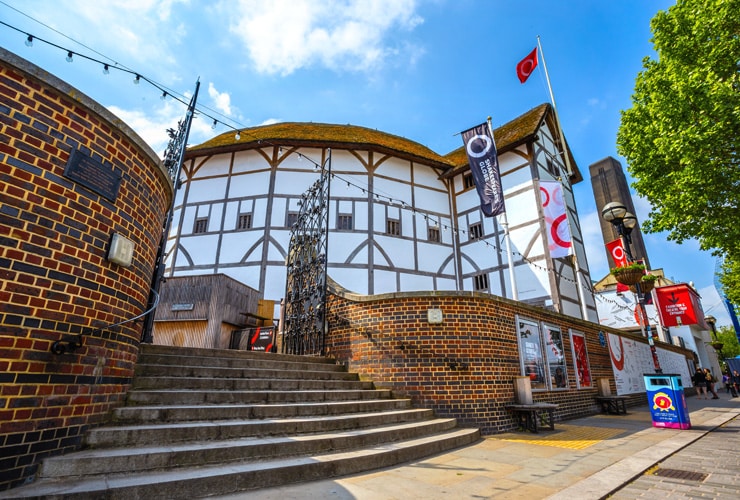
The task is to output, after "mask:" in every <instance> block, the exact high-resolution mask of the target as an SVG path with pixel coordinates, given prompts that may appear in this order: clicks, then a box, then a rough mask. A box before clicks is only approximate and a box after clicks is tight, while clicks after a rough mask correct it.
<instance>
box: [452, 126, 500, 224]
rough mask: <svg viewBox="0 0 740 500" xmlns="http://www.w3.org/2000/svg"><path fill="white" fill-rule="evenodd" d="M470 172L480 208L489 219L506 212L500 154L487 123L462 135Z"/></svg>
mask: <svg viewBox="0 0 740 500" xmlns="http://www.w3.org/2000/svg"><path fill="white" fill-rule="evenodd" d="M462 138H463V144H465V152H466V153H467V154H468V162H469V163H470V171H471V172H472V173H473V180H474V181H475V187H476V189H477V190H478V196H479V197H480V208H481V210H483V213H484V214H485V215H486V216H488V217H494V216H496V215H499V214H501V213H503V212H505V207H504V191H503V189H502V188H501V175H500V174H499V169H498V153H497V152H496V144H494V142H493V137H492V134H491V131H490V130H489V128H488V124H487V123H482V124H480V125H478V126H477V127H473V128H471V129H470V130H467V131H465V132H463V133H462Z"/></svg>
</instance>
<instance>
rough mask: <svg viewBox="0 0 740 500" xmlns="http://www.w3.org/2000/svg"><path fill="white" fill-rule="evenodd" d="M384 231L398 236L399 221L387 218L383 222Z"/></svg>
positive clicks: (399, 232) (399, 229)
mask: <svg viewBox="0 0 740 500" xmlns="http://www.w3.org/2000/svg"><path fill="white" fill-rule="evenodd" d="M385 232H386V234H392V235H394V236H399V235H400V234H401V221H400V220H397V219H388V220H387V221H386V222H385Z"/></svg>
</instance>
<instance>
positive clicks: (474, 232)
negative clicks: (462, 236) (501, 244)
mask: <svg viewBox="0 0 740 500" xmlns="http://www.w3.org/2000/svg"><path fill="white" fill-rule="evenodd" d="M482 237H483V224H481V223H480V222H476V223H475V224H471V225H470V239H471V240H479V239H481V238H482Z"/></svg>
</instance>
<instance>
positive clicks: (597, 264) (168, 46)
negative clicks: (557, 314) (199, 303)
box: [0, 0, 729, 325]
mask: <svg viewBox="0 0 740 500" xmlns="http://www.w3.org/2000/svg"><path fill="white" fill-rule="evenodd" d="M673 4H674V1H669V0H620V1H617V2H604V1H598V0H556V1H553V0H356V1H354V0H315V1H311V0H212V1H198V0H164V1H155V0H97V1H90V0H77V1H67V0H0V20H2V21H3V22H5V23H7V24H9V25H11V26H13V27H15V28H17V29H19V30H20V31H21V32H18V31H15V30H13V29H12V28H9V27H7V26H4V25H0V45H2V47H4V48H6V49H7V50H10V51H12V52H14V53H16V54H18V55H19V56H21V57H24V58H26V59H28V60H30V61H31V62H33V63H34V64H36V65H38V66H40V67H41V68H43V69H45V70H46V71H49V72H50V73H52V74H54V75H56V76H58V77H59V78H61V79H63V80H65V81H67V82H68V83H70V84H71V85H73V86H74V87H76V88H78V89H79V90H80V91H82V92H84V93H85V94H87V95H89V96H90V97H92V98H93V99H95V100H96V101H98V102H99V103H100V104H102V105H104V106H106V107H107V108H109V109H110V110H111V111H112V112H114V113H115V114H117V115H118V116H120V117H121V118H122V119H123V120H124V121H125V122H126V123H127V124H128V125H129V126H131V127H132V128H133V129H134V130H135V131H136V132H137V133H139V135H141V136H142V137H143V138H144V139H145V140H146V141H147V142H148V143H149V144H150V145H151V146H152V147H153V148H154V150H155V151H157V152H160V153H161V152H162V151H164V147H165V144H166V141H167V136H166V132H165V131H166V129H167V128H169V127H173V126H175V125H176V124H177V120H178V119H180V118H182V116H183V115H184V112H185V107H184V106H183V105H182V104H181V103H179V102H178V101H176V100H174V99H172V98H171V97H168V98H166V99H164V100H162V99H161V94H162V92H161V91H159V90H157V89H156V88H155V87H153V86H151V85H149V84H148V83H146V82H142V83H140V84H139V85H134V83H133V77H132V75H131V74H128V73H125V72H122V71H117V70H116V69H115V68H116V67H121V68H127V69H129V70H131V71H134V72H136V73H139V74H141V75H143V76H145V77H146V78H148V79H150V80H152V81H154V82H157V84H159V85H160V86H162V87H164V88H167V89H170V90H171V91H172V92H171V93H175V94H180V95H189V94H190V93H192V91H193V89H194V87H195V81H196V80H197V79H200V81H201V91H200V96H199V101H198V102H199V106H200V107H201V108H202V110H203V112H204V113H205V114H207V115H210V116H211V117H214V118H217V119H218V121H219V123H218V125H217V126H216V128H215V129H213V128H212V125H213V119H212V118H208V117H206V116H203V115H201V116H200V117H199V118H198V119H196V121H195V123H194V126H193V130H192V132H191V137H190V143H192V144H195V143H199V142H202V141H204V140H206V139H208V138H210V137H212V136H214V135H216V134H219V133H222V132H224V131H228V130H230V128H229V126H231V127H237V128H238V127H248V126H255V125H260V124H264V123H271V122H278V121H313V122H325V123H351V124H354V125H360V126H364V127H370V128H377V129H379V130H382V131H384V132H388V133H392V134H396V135H400V136H403V137H406V138H408V139H411V140H414V141H417V142H419V143H421V144H424V145H426V146H428V147H430V148H431V149H433V150H434V151H436V152H438V153H440V154H446V153H448V152H449V151H452V150H454V149H456V148H458V147H459V146H460V145H461V142H460V137H459V136H457V135H456V134H457V133H458V132H460V131H461V130H464V129H466V128H468V127H470V126H473V125H476V124H478V123H480V122H482V121H484V120H485V119H486V117H488V116H491V117H492V120H493V124H494V126H498V125H501V124H503V123H506V122H508V121H509V120H512V119H513V118H515V117H517V116H519V115H521V114H523V113H525V112H526V111H528V110H529V109H531V108H533V107H535V106H537V105H539V104H541V103H543V102H549V101H550V95H549V91H548V88H547V82H546V79H545V75H544V71H543V66H542V61H540V66H539V68H537V69H536V70H535V72H534V73H533V74H532V76H531V77H530V79H529V80H528V81H527V82H526V83H525V84H523V85H522V84H520V83H519V81H518V80H517V78H516V73H515V66H516V63H517V62H518V61H519V60H521V59H522V58H523V57H524V56H525V55H527V54H528V53H529V52H530V51H531V50H532V49H533V48H534V47H535V46H536V44H537V36H540V38H541V43H542V49H543V52H544V57H545V60H546V63H547V68H548V71H549V74H550V81H551V84H552V88H553V92H554V96H555V100H556V104H557V109H558V113H559V116H560V120H561V123H562V126H563V130H564V132H565V136H566V139H567V141H568V143H569V145H570V147H571V149H572V151H573V153H574V156H575V159H576V163H577V164H578V166H579V168H580V169H581V172H582V173H583V174H584V177H585V178H586V179H585V180H584V181H583V182H582V183H580V184H578V185H576V186H575V189H576V202H577V205H578V212H579V214H580V218H581V221H582V225H583V227H584V228H585V230H586V231H587V232H586V235H585V236H586V245H587V249H588V260H589V266H590V268H591V271H592V275H593V276H594V277H595V278H597V279H598V278H600V277H602V276H604V275H605V274H606V273H607V272H608V268H607V263H606V254H605V252H604V250H603V244H602V239H601V236H600V233H599V225H598V221H597V218H598V216H599V215H598V211H597V207H596V206H595V204H594V199H593V193H592V191H591V185H590V182H589V179H588V177H589V175H588V166H589V165H590V164H591V163H594V162H596V161H598V160H600V159H602V158H604V157H607V156H614V157H615V158H617V159H618V160H619V161H620V162H621V163H622V165H623V166H626V161H625V160H624V159H623V158H621V157H619V156H618V155H617V151H616V133H617V129H618V127H619V121H620V111H621V110H623V109H627V108H629V107H630V106H631V101H630V97H631V94H632V91H633V89H634V82H635V77H636V76H637V73H638V72H639V71H640V70H641V68H642V60H643V58H644V57H646V56H651V57H655V54H654V52H653V49H652V44H651V43H650V38H651V32H650V19H651V18H652V17H653V16H654V15H655V14H656V12H658V11H659V10H665V9H667V8H669V7H670V6H671V5H673ZM23 33H30V34H32V35H34V36H35V37H36V38H37V39H39V38H40V39H44V40H47V41H49V42H52V43H54V44H57V45H59V46H61V47H63V48H64V49H68V50H72V51H74V52H76V53H78V54H84V55H87V56H90V57H92V58H94V59H97V60H100V61H105V62H109V63H110V64H111V67H112V69H111V71H110V74H108V75H104V74H103V72H102V66H101V65H100V64H98V63H96V62H91V61H87V60H85V59H83V58H82V57H79V56H75V57H74V58H73V59H74V60H73V62H72V63H69V62H67V61H66V60H65V57H66V50H62V49H59V48H55V47H52V46H49V45H47V44H45V43H42V42H41V41H40V40H36V41H35V42H34V43H33V46H31V47H27V46H26V45H25V43H24V42H25V40H26V35H24V34H23ZM225 124H228V125H229V126H227V125H225ZM635 204H636V207H637V212H638V213H637V216H638V219H640V220H644V219H645V218H647V216H648V213H649V208H650V207H649V206H648V205H647V203H646V202H644V200H641V199H639V198H637V197H635ZM645 239H646V244H647V247H648V252H649V254H650V261H651V264H652V265H653V266H654V267H655V268H663V269H664V271H665V273H666V275H667V276H668V277H669V278H671V279H673V280H674V281H676V282H687V283H688V282H694V284H695V286H696V287H697V289H698V290H699V292H700V294H701V295H702V298H703V304H704V309H705V312H707V313H709V314H712V315H714V316H716V317H717V318H718V324H719V325H725V324H729V318H728V317H727V314H726V312H725V310H724V307H723V305H722V304H721V301H720V299H719V296H718V295H717V294H716V292H715V291H714V287H713V282H714V268H715V260H714V258H713V257H712V256H711V255H710V254H709V253H708V252H702V251H700V250H699V245H698V243H696V242H693V241H692V242H685V243H683V244H682V245H675V244H673V243H671V242H667V241H666V239H665V235H645Z"/></svg>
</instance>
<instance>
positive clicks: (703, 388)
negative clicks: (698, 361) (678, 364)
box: [691, 367, 709, 399]
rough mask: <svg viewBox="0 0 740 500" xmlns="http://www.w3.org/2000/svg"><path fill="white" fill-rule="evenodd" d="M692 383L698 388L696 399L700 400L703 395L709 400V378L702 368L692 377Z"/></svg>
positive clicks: (697, 369)
mask: <svg viewBox="0 0 740 500" xmlns="http://www.w3.org/2000/svg"><path fill="white" fill-rule="evenodd" d="M691 381H692V382H693V383H694V387H695V388H696V397H697V398H699V397H701V396H702V394H703V395H704V399H709V398H707V377H706V375H704V371H703V370H702V369H701V368H699V367H697V368H696V373H694V376H693V377H691Z"/></svg>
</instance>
